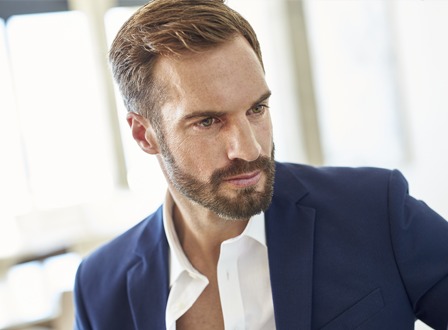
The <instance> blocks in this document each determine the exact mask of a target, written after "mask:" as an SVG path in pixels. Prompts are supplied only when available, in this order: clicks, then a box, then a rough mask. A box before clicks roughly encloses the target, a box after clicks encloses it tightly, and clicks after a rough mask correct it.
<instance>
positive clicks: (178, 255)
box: [163, 191, 266, 287]
mask: <svg viewBox="0 0 448 330" xmlns="http://www.w3.org/2000/svg"><path fill="white" fill-rule="evenodd" d="M173 206H174V201H173V198H172V197H171V194H170V192H169V191H167V193H166V196H165V203H164V205H163V227H164V229H165V235H166V238H167V240H168V245H169V247H170V253H169V267H170V287H171V286H172V285H173V283H174V282H175V281H176V280H177V278H178V277H179V276H180V274H181V273H182V272H184V271H187V272H189V273H190V274H196V275H198V276H203V275H202V274H200V273H199V272H198V271H197V270H196V269H195V268H194V267H193V265H192V264H191V263H190V261H189V260H188V258H187V256H186V255H185V253H184V251H183V249H182V246H181V245H180V242H179V238H178V237H177V233H176V229H175V228H174V223H173ZM265 230H266V229H265V224H264V213H263V212H262V213H260V214H257V215H254V216H253V217H252V218H250V220H249V222H248V224H247V226H246V228H245V229H244V231H243V232H242V233H241V235H239V236H237V237H234V238H231V239H229V240H227V241H226V242H230V241H233V240H237V239H239V238H241V237H243V236H247V237H250V238H252V239H254V240H255V241H257V242H259V243H260V244H262V245H264V246H266V231H265Z"/></svg>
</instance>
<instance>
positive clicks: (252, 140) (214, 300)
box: [127, 36, 273, 329]
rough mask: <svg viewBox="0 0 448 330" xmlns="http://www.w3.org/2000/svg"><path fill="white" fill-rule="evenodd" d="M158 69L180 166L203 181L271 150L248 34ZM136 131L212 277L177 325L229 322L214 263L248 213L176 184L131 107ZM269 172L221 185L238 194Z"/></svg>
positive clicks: (186, 242) (190, 247)
mask: <svg viewBox="0 0 448 330" xmlns="http://www.w3.org/2000/svg"><path fill="white" fill-rule="evenodd" d="M155 75H156V77H158V79H160V80H161V81H163V82H164V83H165V84H167V85H168V87H169V98H168V99H169V101H167V102H166V103H165V104H164V105H163V108H162V116H163V126H164V132H165V134H164V136H165V138H164V140H165V141H164V143H165V144H166V147H167V148H168V149H169V150H170V152H171V154H172V157H173V158H174V159H175V161H176V164H177V165H178V166H179V167H180V169H181V170H182V171H184V172H186V173H189V174H190V175H191V176H193V177H194V179H195V180H198V181H199V182H202V183H205V184H206V183H207V182H209V180H210V177H211V176H212V174H213V173H214V172H215V171H216V170H218V169H222V168H226V167H228V166H229V164H231V163H232V162H234V161H235V160H238V159H239V160H244V161H246V162H252V161H255V160H257V159H258V158H259V157H260V156H266V157H271V153H272V150H273V142H272V123H271V118H270V114H269V106H268V101H269V96H270V91H269V88H268V86H267V84H266V81H265V77H264V72H263V69H262V66H261V64H260V62H259V60H258V58H257V57H256V55H255V53H254V51H253V50H252V48H251V47H250V46H249V44H248V43H247V41H246V40H245V39H244V38H243V37H240V36H238V37H236V38H235V39H233V40H231V41H228V42H226V43H224V44H222V45H220V46H217V47H215V48H212V49H210V50H207V51H204V52H201V53H188V54H184V55H183V56H181V57H180V58H176V59H175V58H160V59H159V60H158V62H157V64H156V66H155ZM127 120H128V123H129V125H130V127H131V131H132V134H133V137H134V139H135V140H136V141H137V143H138V144H139V146H140V147H141V148H142V149H143V150H144V151H145V152H147V153H149V154H153V155H156V156H157V158H158V161H159V163H160V166H161V168H162V170H163V171H164V174H165V177H166V179H167V182H168V189H169V191H170V193H171V195H172V196H173V199H174V202H175V207H174V210H173V211H174V212H173V214H174V224H175V228H176V231H177V234H178V236H179V240H180V242H181V245H182V248H183V249H184V251H185V253H186V255H187V257H188V258H189V260H190V262H191V263H192V264H193V266H194V267H195V268H196V269H198V270H199V271H200V272H201V273H203V274H204V275H205V276H207V277H208V279H209V281H210V284H209V285H208V286H207V288H206V289H205V290H204V292H203V293H202V295H201V296H200V298H199V299H198V300H197V302H196V303H195V304H194V306H193V307H192V308H191V309H189V310H188V311H187V313H186V314H184V316H182V318H181V319H180V320H179V321H178V322H177V327H178V328H179V329H181V328H182V329H188V328H194V327H196V328H198V325H199V324H202V327H201V328H207V329H223V327H224V326H223V320H222V312H221V306H220V301H219V292H218V285H217V275H216V268H217V263H218V258H219V250H220V245H221V243H222V242H223V241H224V240H226V239H229V238H232V237H235V236H237V235H239V234H241V233H242V231H243V230H244V228H245V227H246V225H247V221H248V220H249V219H239V221H231V220H228V219H227V220H226V219H223V217H222V216H220V215H218V214H216V213H215V212H213V211H211V210H210V209H208V208H206V207H204V206H202V205H200V204H198V203H196V202H194V201H192V200H191V199H190V198H187V197H186V196H185V195H184V194H182V193H181V192H180V191H179V190H178V189H177V188H176V186H175V185H174V184H173V180H172V178H171V172H170V171H171V169H170V166H169V162H167V159H166V157H164V155H163V150H162V149H163V148H162V144H163V143H162V141H159V139H158V138H157V135H156V134H155V132H154V130H153V128H152V127H151V125H150V123H149V120H147V119H146V118H144V117H142V116H140V115H138V114H135V113H130V114H129V115H128V117H127ZM265 182H266V173H265V172H263V171H261V170H251V171H249V172H247V173H242V174H241V173H240V174H236V175H232V176H229V177H226V178H225V179H224V180H222V182H221V183H220V184H219V189H218V192H217V193H219V194H220V195H222V196H226V197H227V198H230V199H234V200H238V196H239V194H240V193H241V191H243V190H245V189H252V190H254V191H263V190H264V189H265Z"/></svg>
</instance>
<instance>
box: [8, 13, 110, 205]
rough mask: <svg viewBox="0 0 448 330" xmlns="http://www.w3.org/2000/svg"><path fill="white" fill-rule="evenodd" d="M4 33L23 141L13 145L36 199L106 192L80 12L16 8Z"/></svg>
mask: <svg viewBox="0 0 448 330" xmlns="http://www.w3.org/2000/svg"><path fill="white" fill-rule="evenodd" d="M6 34H7V37H8V46H9V49H10V58H11V64H12V65H11V67H12V73H13V76H14V82H15V96H16V98H17V109H18V117H19V119H20V132H21V138H22V140H21V142H22V143H23V144H22V147H23V148H21V149H20V148H19V149H17V150H22V154H23V155H24V160H25V166H26V171H27V175H28V180H29V182H28V183H29V188H30V191H31V194H32V196H33V201H34V203H35V205H36V206H37V207H38V208H50V207H61V206H66V205H71V204H77V203H81V202H84V201H89V200H91V199H93V198H95V196H97V195H101V194H102V193H105V192H107V191H108V190H110V187H111V185H112V179H111V173H110V166H109V165H108V163H107V160H108V157H107V155H106V154H105V150H107V149H106V148H104V145H105V143H107V141H105V130H104V128H103V125H104V118H103V110H104V109H103V108H102V106H103V105H102V103H101V88H100V85H99V82H98V79H97V74H96V67H95V63H94V61H93V58H92V52H91V43H90V42H91V41H90V38H89V33H88V25H87V20H86V17H85V16H84V15H83V14H81V13H79V12H59V13H51V14H39V15H23V16H15V17H12V18H11V19H10V20H9V21H8V24H7V26H6ZM13 131H14V133H15V134H17V130H16V129H13ZM19 168H20V167H19Z"/></svg>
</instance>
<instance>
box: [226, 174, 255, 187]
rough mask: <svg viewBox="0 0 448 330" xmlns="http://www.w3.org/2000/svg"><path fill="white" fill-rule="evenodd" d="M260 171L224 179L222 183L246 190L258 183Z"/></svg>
mask: <svg viewBox="0 0 448 330" xmlns="http://www.w3.org/2000/svg"><path fill="white" fill-rule="evenodd" d="M260 178H261V171H255V172H250V173H244V174H240V175H235V176H232V177H230V178H226V179H224V182H227V183H230V184H232V185H234V186H236V187H238V188H247V187H251V186H254V185H256V184H257V183H258V181H260Z"/></svg>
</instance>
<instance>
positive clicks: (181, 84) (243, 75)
mask: <svg viewBox="0 0 448 330" xmlns="http://www.w3.org/2000/svg"><path fill="white" fill-rule="evenodd" d="M154 74H155V78H156V79H157V80H159V81H161V82H162V83H163V85H164V86H166V87H167V92H168V103H170V106H171V108H174V109H171V110H170V112H173V111H183V112H185V111H200V110H204V111H205V110H207V111H210V110H216V111H230V110H237V109H240V108H244V107H246V106H250V105H251V104H252V103H253V102H254V101H255V100H257V99H258V98H259V97H260V96H261V95H262V94H264V93H265V92H266V91H268V86H267V84H266V81H265V77H264V71H263V68H262V66H261V64H260V62H259V60H258V57H257V56H256V54H255V52H254V51H253V49H252V48H251V47H250V45H249V43H248V42H247V41H246V39H244V38H243V37H236V38H235V39H233V40H230V41H228V42H226V43H224V44H222V45H219V46H217V47H214V48H211V49H209V50H206V51H204V52H201V53H188V54H184V55H182V56H181V57H180V58H164V57H162V58H160V59H159V60H158V62H157V64H156V67H155V71H154ZM164 116H165V115H164Z"/></svg>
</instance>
